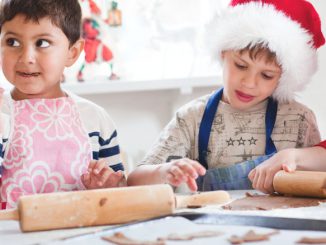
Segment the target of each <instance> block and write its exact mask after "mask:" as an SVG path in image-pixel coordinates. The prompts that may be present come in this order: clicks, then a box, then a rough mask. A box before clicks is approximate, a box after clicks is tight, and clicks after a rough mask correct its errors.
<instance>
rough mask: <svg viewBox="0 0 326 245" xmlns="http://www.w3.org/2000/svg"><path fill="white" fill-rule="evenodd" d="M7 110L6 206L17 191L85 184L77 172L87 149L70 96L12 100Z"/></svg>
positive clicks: (88, 157) (86, 158) (86, 157)
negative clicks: (9, 133)
mask: <svg viewBox="0 0 326 245" xmlns="http://www.w3.org/2000/svg"><path fill="white" fill-rule="evenodd" d="M11 114H12V118H11V120H12V122H13V123H12V128H11V132H12V133H11V135H10V136H9V140H8V143H7V149H5V155H4V162H3V171H2V185H1V201H2V202H5V203H6V208H14V207H16V206H17V202H18V199H19V197H20V196H22V195H30V194H36V193H49V192H57V191H71V190H81V189H85V188H84V186H83V184H82V182H81V179H80V177H81V175H82V174H83V173H85V172H86V170H87V167H88V164H89V162H90V161H91V159H92V149H91V144H90V141H89V137H88V134H87V132H86V130H85V129H84V128H83V126H82V122H81V120H80V115H79V112H78V109H77V106H76V104H75V102H74V101H73V99H72V98H70V97H61V98H56V99H30V100H21V101H13V102H12V107H11Z"/></svg>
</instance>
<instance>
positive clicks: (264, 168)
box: [248, 140, 326, 193]
mask: <svg viewBox="0 0 326 245" xmlns="http://www.w3.org/2000/svg"><path fill="white" fill-rule="evenodd" d="M282 169H283V170H285V171H287V172H294V171H295V170H305V171H326V140H325V141H323V142H320V143H319V144H317V145H316V146H313V147H307V148H301V149H295V148H290V149H284V150H281V151H279V152H278V153H276V154H275V155H274V156H272V157H271V158H269V159H267V160H266V161H265V162H263V163H262V164H260V165H259V166H257V167H256V168H254V169H253V170H251V171H250V173H249V176H248V177H249V179H250V180H251V182H252V186H253V187H254V188H255V189H257V190H260V191H262V192H265V193H273V192H274V188H273V179H274V175H275V174H276V173H277V172H278V171H280V170H282Z"/></svg>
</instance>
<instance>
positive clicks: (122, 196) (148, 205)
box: [0, 184, 230, 232]
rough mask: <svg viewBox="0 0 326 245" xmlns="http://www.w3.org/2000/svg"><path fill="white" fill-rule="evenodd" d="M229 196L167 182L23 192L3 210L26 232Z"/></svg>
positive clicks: (135, 216) (134, 216)
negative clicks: (181, 190) (186, 191)
mask: <svg viewBox="0 0 326 245" xmlns="http://www.w3.org/2000/svg"><path fill="white" fill-rule="evenodd" d="M229 200H230V196H229V194H228V193H227V192H225V191H212V192H205V193H200V194H193V195H190V196H177V195H174V193H173V190H172V188H171V186H169V185H166V184H165V185H151V186H149V185H148V186H134V187H121V188H109V189H97V190H86V191H71V192H57V193H46V194H37V195H29V196H28V195H27V196H22V197H20V199H19V201H18V206H17V207H18V208H17V209H11V210H5V211H1V212H0V220H18V221H19V223H20V229H21V230H22V231H24V232H25V231H39V230H52V229H62V228H73V227H84V226H95V225H113V224H123V223H127V222H131V221H139V220H145V219H149V218H154V217H159V216H163V215H169V214H172V213H173V211H174V209H175V208H182V207H186V206H188V205H191V206H196V205H207V204H222V203H225V202H228V201H229Z"/></svg>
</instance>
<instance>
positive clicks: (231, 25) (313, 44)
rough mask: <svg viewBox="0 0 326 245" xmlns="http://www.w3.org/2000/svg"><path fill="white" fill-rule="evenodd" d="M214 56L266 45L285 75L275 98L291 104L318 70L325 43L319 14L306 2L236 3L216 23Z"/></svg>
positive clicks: (240, 0) (265, 0)
mask: <svg viewBox="0 0 326 245" xmlns="http://www.w3.org/2000/svg"><path fill="white" fill-rule="evenodd" d="M212 24H213V26H212V28H214V30H215V31H214V34H213V35H215V36H214V37H213V36H212V34H210V42H211V45H212V47H213V49H214V53H213V54H214V55H216V54H218V56H219V58H221V52H222V51H223V50H241V49H243V48H245V47H247V46H248V45H251V46H253V45H255V44H263V45H264V46H266V47H267V48H268V49H269V50H270V51H272V52H274V53H275V54H276V59H277V62H278V63H279V64H280V65H281V67H282V75H281V78H280V81H279V84H278V87H277V88H276V90H275V91H274V93H273V97H274V98H275V99H277V100H278V101H280V102H287V101H291V100H292V99H293V98H294V96H295V92H298V91H301V90H302V89H303V88H304V86H305V85H306V84H307V83H308V82H309V80H310V78H311V76H312V75H313V74H314V73H315V71H316V70H317V52H316V51H317V48H319V47H320V46H322V45H323V44H324V43H325V38H324V36H323V34H322V32H321V24H320V19H319V16H318V13H317V12H316V10H315V9H314V7H313V6H312V5H311V4H310V3H309V2H307V1H305V0H232V1H231V3H230V6H229V7H228V8H227V9H226V10H225V12H223V13H222V14H221V15H219V16H218V17H217V18H215V19H214V20H213V22H212Z"/></svg>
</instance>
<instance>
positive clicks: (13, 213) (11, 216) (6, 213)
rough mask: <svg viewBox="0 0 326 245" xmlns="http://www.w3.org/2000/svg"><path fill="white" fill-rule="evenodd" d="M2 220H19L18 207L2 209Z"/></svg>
mask: <svg viewBox="0 0 326 245" xmlns="http://www.w3.org/2000/svg"><path fill="white" fill-rule="evenodd" d="M0 220H19V213H18V210H17V209H8V210H2V211H0Z"/></svg>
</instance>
